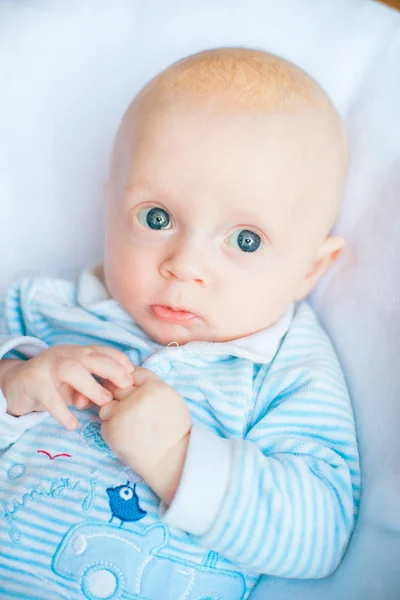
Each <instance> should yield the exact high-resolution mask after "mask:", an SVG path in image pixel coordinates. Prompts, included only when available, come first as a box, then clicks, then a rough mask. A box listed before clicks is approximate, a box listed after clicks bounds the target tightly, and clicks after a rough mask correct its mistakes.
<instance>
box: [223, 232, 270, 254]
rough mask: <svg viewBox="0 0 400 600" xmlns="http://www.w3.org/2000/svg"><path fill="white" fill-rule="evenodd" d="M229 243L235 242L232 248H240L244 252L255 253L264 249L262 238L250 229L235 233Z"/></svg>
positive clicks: (230, 237)
mask: <svg viewBox="0 0 400 600" xmlns="http://www.w3.org/2000/svg"><path fill="white" fill-rule="evenodd" d="M228 242H229V243H232V242H233V243H232V246H236V247H238V248H239V249H240V250H242V252H255V251H256V250H258V249H259V248H262V247H263V244H262V241H261V238H260V236H259V235H258V234H257V233H255V232H254V231H249V230H248V229H242V230H240V229H239V230H238V231H235V232H234V233H232V235H230V236H229V238H228Z"/></svg>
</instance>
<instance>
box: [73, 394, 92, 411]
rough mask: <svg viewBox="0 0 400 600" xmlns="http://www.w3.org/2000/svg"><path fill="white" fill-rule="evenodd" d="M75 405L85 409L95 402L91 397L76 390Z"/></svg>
mask: <svg viewBox="0 0 400 600" xmlns="http://www.w3.org/2000/svg"><path fill="white" fill-rule="evenodd" d="M74 405H75V407H76V408H77V409H79V410H84V409H86V408H89V406H92V405H93V402H91V401H90V400H89V398H86V396H84V395H83V394H81V393H80V392H75V397H74Z"/></svg>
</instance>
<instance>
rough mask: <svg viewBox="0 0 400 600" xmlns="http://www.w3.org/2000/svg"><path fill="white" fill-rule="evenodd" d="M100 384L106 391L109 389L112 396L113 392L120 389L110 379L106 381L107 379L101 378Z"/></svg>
mask: <svg viewBox="0 0 400 600" xmlns="http://www.w3.org/2000/svg"><path fill="white" fill-rule="evenodd" d="M102 386H103V387H104V388H105V389H106V390H107V391H109V392H110V393H111V394H112V395H113V396H114V393H115V392H116V391H117V390H119V389H120V388H119V387H118V386H116V385H114V384H113V382H112V381H108V379H104V380H103V383H102Z"/></svg>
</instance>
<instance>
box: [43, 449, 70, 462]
mask: <svg viewBox="0 0 400 600" xmlns="http://www.w3.org/2000/svg"><path fill="white" fill-rule="evenodd" d="M38 452H41V453H42V454H45V455H46V456H48V457H49V459H50V460H54V459H55V458H58V457H59V456H67V457H68V458H71V455H70V454H55V455H54V456H52V455H51V454H50V452H47V450H38Z"/></svg>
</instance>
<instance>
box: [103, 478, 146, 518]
mask: <svg viewBox="0 0 400 600" xmlns="http://www.w3.org/2000/svg"><path fill="white" fill-rule="evenodd" d="M135 488H136V483H135V484H134V485H133V487H131V486H130V485H129V481H127V482H126V485H119V486H118V487H114V488H107V489H106V492H107V494H108V501H109V503H110V510H111V513H112V514H111V519H110V520H109V521H108V522H109V523H111V521H112V520H113V518H114V517H116V518H117V519H119V520H120V521H121V523H120V524H119V526H120V527H122V525H123V524H124V523H125V522H126V521H139V520H140V519H143V517H144V516H145V515H147V512H146V511H145V510H142V509H141V508H140V506H139V499H138V497H137V494H136V492H135Z"/></svg>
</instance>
